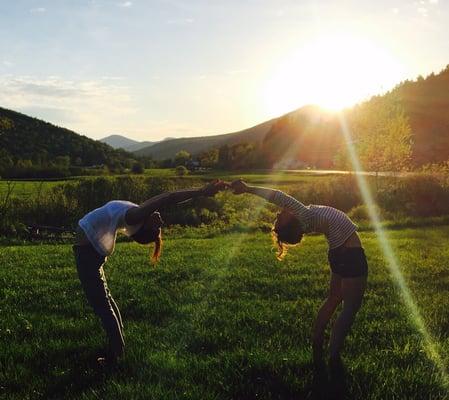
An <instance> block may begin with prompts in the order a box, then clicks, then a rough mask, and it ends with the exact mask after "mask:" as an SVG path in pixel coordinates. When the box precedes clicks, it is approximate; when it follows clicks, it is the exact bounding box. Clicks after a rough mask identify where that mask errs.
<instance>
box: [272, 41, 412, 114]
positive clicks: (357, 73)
mask: <svg viewBox="0 0 449 400" xmlns="http://www.w3.org/2000/svg"><path fill="white" fill-rule="evenodd" d="M403 76H404V72H403V67H402V66H401V64H400V62H399V61H398V60H397V59H396V58H395V57H394V56H393V55H392V54H391V53H390V52H389V51H388V50H387V48H386V47H384V46H381V45H380V44H377V43H375V42H373V41H371V40H370V39H367V38H363V37H360V36H358V35H356V34H352V35H351V34H348V33H345V34H336V35H332V34H327V35H324V36H320V37H317V38H315V39H313V40H311V41H309V42H308V43H307V45H305V46H301V47H299V48H297V49H295V50H293V51H291V52H290V53H289V54H287V55H286V56H285V58H284V59H283V60H280V63H278V64H277V65H276V67H275V68H274V71H273V72H272V76H271V77H270V78H269V79H268V81H267V83H266V85H265V89H264V96H263V97H264V103H265V108H266V110H267V112H268V113H269V114H270V115H281V114H283V113H286V112H289V111H292V110H294V109H296V108H298V107H299V106H301V105H303V104H315V105H318V106H321V107H323V108H325V109H328V110H333V111H336V110H339V109H342V108H345V107H349V106H352V105H354V104H356V103H357V102H360V101H362V100H365V99H367V98H369V97H371V96H373V95H377V94H381V93H383V92H385V91H386V90H389V89H391V88H392V87H393V86H394V85H396V84H398V83H399V82H400V81H401V77H403Z"/></svg>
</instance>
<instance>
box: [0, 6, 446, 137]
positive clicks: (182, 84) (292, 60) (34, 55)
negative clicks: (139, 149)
mask: <svg viewBox="0 0 449 400" xmlns="http://www.w3.org/2000/svg"><path fill="white" fill-rule="evenodd" d="M448 19H449V4H448V2H445V1H442V0H439V1H438V0H421V1H417V2H409V1H405V0H398V1H396V2H394V3H392V2H390V1H386V0H384V1H378V2H372V1H355V0H354V1H335V2H329V1H320V0H314V1H308V0H305V1H301V2H298V1H294V0H283V1H274V0H273V1H267V0H260V1H255V0H250V1H247V2H241V1H236V0H229V1H209V0H207V1H206V0H194V1H180V0H153V1H143V0H131V1H123V0H117V1H114V0H77V1H70V2H69V1H56V0H17V1H2V2H0V50H1V51H0V107H5V108H10V109H13V110H17V111H21V112H23V113H26V114H28V115H31V116H35V117H38V118H41V119H44V120H47V121H50V122H52V123H55V124H57V125H59V126H64V127H67V128H69V129H72V130H75V131H76V132H78V133H81V134H84V135H87V136H89V137H92V138H97V139H98V138H101V137H104V136H107V135H110V134H122V135H125V136H127V137H129V138H133V139H136V140H159V139H162V138H164V137H167V136H170V137H187V136H200V135H211V134H221V133H228V132H232V131H238V130H241V129H245V128H248V127H250V126H253V125H255V124H258V123H261V122H264V121H265V120H267V119H269V118H273V117H277V116H280V115H282V114H284V113H287V112H289V111H292V110H294V109H296V108H299V107H301V106H304V105H307V104H318V105H320V106H322V107H324V108H329V109H338V108H341V107H347V106H350V105H352V104H354V103H356V102H359V101H362V100H364V99H367V98H369V97H370V96H372V95H375V94H379V93H383V92H385V91H388V90H390V89H391V88H393V87H394V86H395V85H396V84H398V83H399V82H401V81H403V80H405V79H415V78H417V77H418V76H419V75H423V76H426V75H428V74H430V73H431V72H439V71H440V70H442V69H443V68H444V67H445V66H446V65H447V64H448V63H449V41H448V40H447V37H449V28H448V24H447V20H448Z"/></svg>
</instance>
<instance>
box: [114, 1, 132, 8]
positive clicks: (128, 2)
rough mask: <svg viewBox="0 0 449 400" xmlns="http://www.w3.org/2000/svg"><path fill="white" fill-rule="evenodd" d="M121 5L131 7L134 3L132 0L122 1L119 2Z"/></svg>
mask: <svg viewBox="0 0 449 400" xmlns="http://www.w3.org/2000/svg"><path fill="white" fill-rule="evenodd" d="M117 5H118V6H119V7H123V8H129V7H131V6H132V5H133V2H132V1H123V2H121V3H118V4H117Z"/></svg>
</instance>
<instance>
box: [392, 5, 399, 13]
mask: <svg viewBox="0 0 449 400" xmlns="http://www.w3.org/2000/svg"><path fill="white" fill-rule="evenodd" d="M391 11H392V13H393V14H399V8H396V7H395V8H392V9H391Z"/></svg>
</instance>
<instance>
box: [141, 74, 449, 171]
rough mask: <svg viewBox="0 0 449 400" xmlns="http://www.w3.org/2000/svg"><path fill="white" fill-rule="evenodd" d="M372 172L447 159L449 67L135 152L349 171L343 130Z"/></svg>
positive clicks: (238, 164)
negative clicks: (358, 98) (338, 107)
mask: <svg viewBox="0 0 449 400" xmlns="http://www.w3.org/2000/svg"><path fill="white" fill-rule="evenodd" d="M345 130H346V133H347V134H349V140H350V142H351V143H352V144H353V145H354V146H355V149H356V151H357V153H358V154H359V156H360V158H361V161H362V164H363V165H364V167H365V168H366V169H370V170H373V171H381V170H402V169H404V168H417V167H420V166H422V165H425V164H430V163H441V162H446V161H448V160H449V66H448V67H446V69H444V70H443V71H441V72H440V73H438V74H431V75H429V76H428V77H427V78H422V77H419V78H418V79H417V80H415V81H405V82H402V83H400V84H399V85H398V86H396V87H395V88H394V89H393V90H391V91H390V92H388V93H385V94H384V95H381V96H373V97H372V98H371V99H369V100H368V101H365V102H363V103H360V104H358V105H356V106H354V107H352V108H348V109H346V110H344V112H342V113H339V114H338V113H330V112H327V111H325V110H323V109H320V108H319V107H316V106H305V107H302V108H300V109H298V110H296V111H293V112H290V113H288V114H286V115H283V116H281V117H279V118H276V119H274V120H270V121H267V122H265V123H263V124H259V125H257V126H255V127H253V128H249V129H246V130H243V131H240V132H235V133H232V134H227V135H218V136H209V137H207V136H206V137H201V138H183V139H175V140H167V141H165V142H162V143H159V144H156V145H154V146H152V147H149V148H147V149H143V150H141V151H139V152H137V153H136V154H147V155H151V156H153V157H154V158H155V159H165V158H174V157H175V155H176V153H177V152H179V151H181V150H186V151H187V152H189V153H190V154H192V155H193V156H194V158H197V159H198V160H199V161H200V162H201V161H202V160H205V165H206V166H212V165H219V166H220V167H223V168H233V169H238V168H247V167H273V166H279V167H287V168H288V167H293V168H295V167H301V166H302V167H309V166H310V167H316V168H350V163H349V160H348V156H347V154H346V144H345V140H344V137H345V135H344V131H345Z"/></svg>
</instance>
